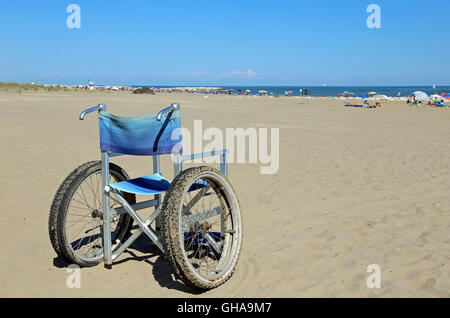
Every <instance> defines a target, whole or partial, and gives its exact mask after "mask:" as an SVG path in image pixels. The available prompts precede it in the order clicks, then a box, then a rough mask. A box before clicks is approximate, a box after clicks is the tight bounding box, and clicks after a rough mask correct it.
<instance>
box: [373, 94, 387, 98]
mask: <svg viewBox="0 0 450 318" xmlns="http://www.w3.org/2000/svg"><path fill="white" fill-rule="evenodd" d="M374 98H375V99H389V98H388V97H387V96H386V95H383V94H378V95H375V96H374Z"/></svg>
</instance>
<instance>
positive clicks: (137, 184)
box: [109, 173, 170, 194]
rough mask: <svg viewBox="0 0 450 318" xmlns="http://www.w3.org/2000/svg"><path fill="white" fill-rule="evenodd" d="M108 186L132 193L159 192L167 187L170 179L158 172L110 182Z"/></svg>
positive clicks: (164, 190)
mask: <svg viewBox="0 0 450 318" xmlns="http://www.w3.org/2000/svg"><path fill="white" fill-rule="evenodd" d="M109 186H110V187H111V188H113V189H116V190H118V191H122V192H128V193H134V194H160V193H163V192H166V191H167V189H169V186H170V181H169V180H167V179H166V178H164V177H163V176H162V175H161V174H160V173H156V174H151V175H148V176H144V177H139V178H136V179H131V180H127V181H122V182H116V183H111V184H109Z"/></svg>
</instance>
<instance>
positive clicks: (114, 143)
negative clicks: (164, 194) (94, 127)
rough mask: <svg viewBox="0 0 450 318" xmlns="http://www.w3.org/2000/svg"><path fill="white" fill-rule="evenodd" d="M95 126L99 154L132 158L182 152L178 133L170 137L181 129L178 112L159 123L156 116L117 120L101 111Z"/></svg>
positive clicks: (165, 115)
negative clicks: (98, 139)
mask: <svg viewBox="0 0 450 318" xmlns="http://www.w3.org/2000/svg"><path fill="white" fill-rule="evenodd" d="M99 125H100V149H101V150H103V151H108V152H114V153H119V154H125V155H136V156H153V155H164V154H170V153H172V151H173V149H176V152H177V153H181V152H182V149H181V140H182V139H181V133H175V134H174V136H172V133H173V132H174V130H175V129H177V128H180V127H181V122H180V112H179V110H174V111H171V112H169V113H166V114H164V115H163V116H162V118H161V121H158V120H156V115H150V116H140V117H119V116H114V115H112V114H110V113H108V112H105V111H101V112H100V113H99ZM177 144H178V145H177ZM176 145H177V147H175V146H176ZM174 147H175V148H174Z"/></svg>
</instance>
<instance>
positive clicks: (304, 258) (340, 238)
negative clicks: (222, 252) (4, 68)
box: [0, 92, 450, 297]
mask: <svg viewBox="0 0 450 318" xmlns="http://www.w3.org/2000/svg"><path fill="white" fill-rule="evenodd" d="M100 102H102V103H106V104H107V106H108V110H109V111H110V112H112V113H114V114H117V115H126V116H132V115H144V114H151V113H155V112H157V111H158V110H159V109H161V108H163V107H165V106H167V105H169V104H170V103H171V102H179V103H180V104H181V106H182V125H183V126H184V127H188V128H190V129H192V127H193V121H194V120H195V119H203V126H204V128H206V127H219V128H222V129H224V128H226V127H243V128H248V127H256V128H259V127H268V128H270V127H278V128H279V129H280V168H279V171H278V173H277V174H275V175H261V174H260V171H259V165H255V164H232V165H231V166H230V180H231V182H232V184H233V186H234V188H235V190H236V192H237V194H238V196H239V198H240V202H241V208H242V211H243V222H244V245H243V249H242V252H241V257H240V261H239V264H238V267H237V270H236V273H235V275H234V276H233V278H232V279H231V280H230V281H229V282H227V283H226V284H225V285H223V286H222V287H219V288H218V289H215V290H212V291H209V292H206V293H203V294H201V295H196V294H193V293H192V290H191V289H190V288H188V287H186V286H185V285H183V284H182V283H180V282H177V281H173V279H172V277H171V276H170V271H169V268H168V265H167V263H166V261H165V260H164V259H163V258H162V257H161V255H160V254H159V252H158V251H157V250H156V249H155V247H153V246H151V244H150V242H149V240H148V239H146V238H142V239H141V240H139V241H138V242H136V243H135V244H134V245H133V247H132V248H130V249H129V250H128V252H126V253H124V254H122V255H121V257H120V258H119V260H118V262H116V263H115V264H114V266H113V268H112V270H107V269H105V268H104V267H103V266H102V265H99V266H96V267H93V268H84V269H82V270H81V288H79V289H69V288H67V287H66V279H67V277H68V275H69V274H68V273H67V272H66V268H65V266H67V264H65V263H64V262H62V261H61V260H59V259H57V258H56V254H55V252H54V251H53V249H52V247H51V245H50V241H49V238H48V229H47V221H48V212H49V208H50V204H51V201H52V198H53V195H54V194H55V191H56V189H57V188H58V186H59V185H60V183H61V182H62V180H63V179H64V178H65V177H66V176H67V175H68V174H69V173H70V172H71V171H72V170H73V169H74V168H75V167H77V166H78V165H80V164H81V163H83V162H86V161H90V160H96V159H98V158H99V149H98V125H97V120H96V116H95V115H93V114H91V116H88V117H87V118H86V120H85V121H79V120H78V119H77V117H78V115H79V113H80V111H81V110H83V109H85V108H88V107H91V106H94V105H96V104H98V103H100ZM0 111H1V116H0V145H1V148H0V149H1V150H0V151H1V157H0V167H1V168H0V186H1V190H0V212H1V213H0V218H1V219H0V277H1V279H0V296H1V297H13V296H21V297H22V296H23V297H49V296H51V297H92V296H100V297H109V296H118V297H205V296H206V297H377V296H378V297H449V296H450V265H449V257H450V201H449V188H450V178H449V171H450V147H449V146H450V139H449V136H450V125H449V122H450V110H448V109H446V108H444V109H436V108H430V107H428V106H425V107H421V108H413V107H409V106H407V105H406V104H404V103H400V102H384V103H383V107H381V108H380V109H376V110H372V109H362V108H347V107H344V106H343V101H338V100H335V99H325V98H322V99H321V98H315V99H300V98H295V97H292V98H287V97H278V98H276V97H275V98H270V97H247V96H209V97H208V98H204V97H203V96H194V95H176V94H173V95H158V96H150V95H146V96H136V95H131V94H128V93H100V92H86V93H51V94H44V93H41V94H38V93H35V94H29V95H20V94H16V93H0ZM115 162H116V163H118V164H120V165H122V166H123V167H125V169H126V170H127V171H128V173H129V174H130V175H131V176H133V177H136V176H139V175H143V174H148V173H149V172H151V159H150V158H137V159H134V158H129V157H123V158H122V157H121V158H117V159H116V160H115ZM162 163H163V171H167V172H166V175H167V176H169V177H170V176H171V173H172V165H171V162H170V157H167V158H165V159H163V162H162ZM369 264H379V265H380V268H381V288H379V289H369V288H368V287H367V286H366V279H367V277H368V275H369V273H367V272H366V268H367V266H368V265H369Z"/></svg>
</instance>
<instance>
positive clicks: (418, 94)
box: [412, 91, 428, 99]
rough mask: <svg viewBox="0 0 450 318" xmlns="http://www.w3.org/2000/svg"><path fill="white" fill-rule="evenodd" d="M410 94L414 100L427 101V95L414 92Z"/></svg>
mask: <svg viewBox="0 0 450 318" xmlns="http://www.w3.org/2000/svg"><path fill="white" fill-rule="evenodd" d="M412 94H413V95H414V96H415V97H416V99H428V94H427V93H424V92H421V91H416V92H414V93H412Z"/></svg>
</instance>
